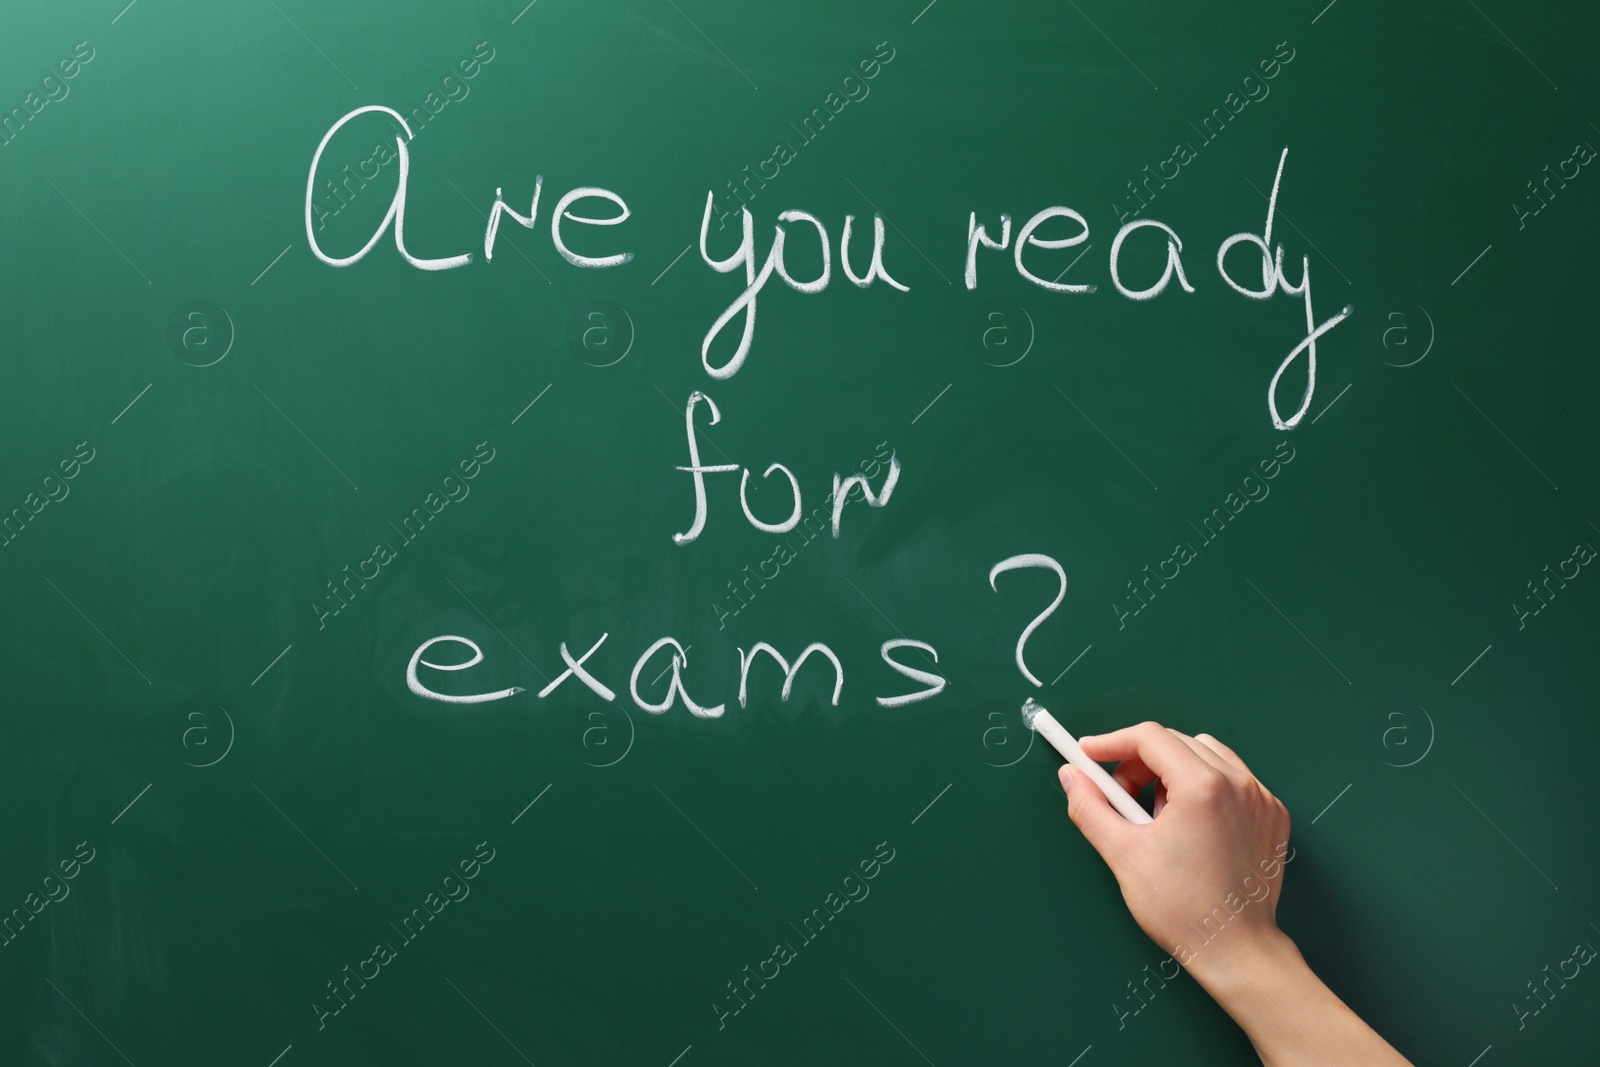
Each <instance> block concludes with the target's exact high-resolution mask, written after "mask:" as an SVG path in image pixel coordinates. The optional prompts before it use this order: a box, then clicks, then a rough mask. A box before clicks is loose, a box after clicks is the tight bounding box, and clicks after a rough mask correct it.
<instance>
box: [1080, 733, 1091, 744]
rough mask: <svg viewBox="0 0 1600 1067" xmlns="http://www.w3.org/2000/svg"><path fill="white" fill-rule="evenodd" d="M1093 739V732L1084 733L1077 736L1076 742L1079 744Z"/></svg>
mask: <svg viewBox="0 0 1600 1067" xmlns="http://www.w3.org/2000/svg"><path fill="white" fill-rule="evenodd" d="M1093 740H1094V734H1084V735H1083V736H1082V737H1080V738H1078V744H1080V745H1081V744H1083V743H1084V742H1085V741H1093Z"/></svg>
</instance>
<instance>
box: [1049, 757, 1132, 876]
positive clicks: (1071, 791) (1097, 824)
mask: <svg viewBox="0 0 1600 1067" xmlns="http://www.w3.org/2000/svg"><path fill="white" fill-rule="evenodd" d="M1060 775H1061V788H1062V790H1064V791H1065V792H1066V794H1067V816H1068V817H1069V818H1070V819H1071V820H1072V823H1073V825H1074V826H1076V827H1077V828H1078V829H1079V830H1080V831H1081V832H1082V833H1083V836H1084V838H1085V839H1087V840H1088V842H1089V844H1091V845H1093V846H1094V850H1095V851H1096V852H1098V853H1100V858H1101V859H1103V860H1105V861H1106V866H1107V867H1110V868H1111V870H1112V872H1113V873H1116V874H1120V873H1121V870H1122V867H1123V865H1124V864H1125V863H1126V862H1127V861H1126V860H1125V859H1124V857H1123V853H1122V852H1121V851H1119V850H1121V849H1124V848H1126V847H1127V844H1128V843H1126V842H1124V841H1123V840H1122V838H1123V837H1124V836H1125V835H1126V834H1128V833H1129V831H1130V829H1131V828H1130V827H1129V825H1128V823H1127V821H1126V820H1125V819H1123V817H1122V816H1121V815H1119V814H1118V813H1117V809H1115V808H1113V807H1112V806H1111V802H1110V801H1109V800H1107V799H1106V795H1105V794H1104V793H1102V792H1100V787H1099V786H1097V785H1095V784H1094V783H1093V782H1091V781H1090V780H1089V777H1088V775H1086V774H1083V773H1082V772H1081V771H1079V770H1077V769H1076V768H1074V767H1073V766H1072V765H1071V764H1070V763H1064V764H1062V765H1061V772H1060Z"/></svg>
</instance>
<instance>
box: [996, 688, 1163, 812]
mask: <svg viewBox="0 0 1600 1067" xmlns="http://www.w3.org/2000/svg"><path fill="white" fill-rule="evenodd" d="M1022 721H1023V722H1025V723H1027V724H1028V725H1029V726H1031V727H1032V728H1033V729H1035V730H1037V731H1038V732H1039V734H1040V736H1041V737H1043V738H1044V739H1045V740H1046V741H1048V742H1050V744H1051V745H1052V746H1054V747H1055V750H1056V751H1057V752H1059V753H1061V754H1062V755H1063V756H1065V757H1066V760H1067V762H1068V763H1070V764H1072V765H1073V766H1074V767H1076V768H1077V769H1078V770H1080V771H1082V772H1083V773H1084V774H1086V775H1088V777H1089V780H1090V781H1091V782H1093V783H1094V784H1095V785H1097V786H1099V787H1100V792H1101V793H1103V794H1105V798H1106V799H1107V800H1109V801H1111V806H1112V807H1113V808H1116V809H1117V811H1119V812H1121V813H1122V817H1123V818H1124V819H1127V820H1128V821H1129V822H1131V823H1148V822H1153V821H1154V820H1153V819H1152V818H1151V817H1150V813H1149V812H1147V811H1145V810H1144V809H1143V808H1141V807H1140V806H1139V802H1138V801H1137V800H1135V799H1133V797H1131V796H1129V795H1128V791H1127V790H1126V789H1124V788H1122V786H1120V785H1118V784H1117V781H1116V779H1115V778H1112V777H1111V775H1109V774H1107V773H1106V769H1105V768H1104V767H1102V766H1100V764H1098V763H1096V762H1095V761H1094V760H1092V759H1090V758H1089V757H1088V756H1086V755H1084V752H1083V749H1081V748H1079V747H1078V742H1077V741H1075V740H1073V737H1072V735H1071V734H1069V733H1067V729H1066V727H1064V726H1062V725H1061V724H1060V723H1059V722H1056V719H1055V716H1053V715H1051V714H1050V713H1049V712H1048V711H1046V710H1045V709H1044V708H1042V707H1040V706H1039V705H1038V704H1035V703H1034V702H1033V699H1032V698H1031V697H1030V698H1029V699H1028V702H1027V703H1025V704H1023V705H1022Z"/></svg>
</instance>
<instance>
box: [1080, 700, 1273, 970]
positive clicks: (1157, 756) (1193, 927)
mask: <svg viewBox="0 0 1600 1067" xmlns="http://www.w3.org/2000/svg"><path fill="white" fill-rule="evenodd" d="M1078 744H1079V746H1080V747H1081V748H1082V749H1083V751H1084V753H1085V754H1086V755H1088V756H1089V758H1090V759H1093V760H1095V761H1097V762H1102V763H1104V762H1110V761H1112V760H1120V761H1121V762H1120V764H1119V765H1118V767H1117V768H1116V770H1115V771H1113V772H1112V778H1113V779H1114V780H1115V781H1116V782H1117V783H1118V784H1119V785H1121V786H1122V787H1123V788H1125V789H1126V790H1127V791H1128V792H1129V793H1130V794H1132V795H1133V796H1138V794H1139V791H1140V790H1142V789H1143V788H1144V787H1145V786H1146V785H1148V784H1150V783H1151V782H1155V783H1156V793H1155V797H1156V800H1155V820H1154V821H1153V822H1151V823H1150V824H1149V825H1144V826H1140V825H1135V824H1133V823H1130V822H1128V821H1127V820H1126V819H1124V818H1123V817H1122V816H1121V815H1119V814H1118V813H1117V811H1116V809H1115V808H1113V807H1112V806H1111V805H1110V803H1109V802H1108V801H1107V800H1106V798H1105V796H1104V795H1103V794H1102V793H1101V792H1100V790H1099V788H1098V787H1096V786H1095V784H1094V783H1093V782H1091V781H1089V780H1088V778H1087V777H1086V776H1084V775H1083V774H1080V773H1077V772H1076V771H1074V770H1073V769H1072V767H1071V766H1070V765H1064V766H1063V767H1062V768H1061V785H1062V788H1063V789H1065V790H1066V793H1067V806H1068V813H1069V815H1070V816H1071V818H1072V821H1073V823H1074V824H1076V825H1077V827H1078V829H1080V830H1081V831H1083V835H1084V837H1086V838H1087V839H1088V841H1089V843H1090V844H1091V845H1093V846H1094V848H1095V850H1096V851H1097V852H1099V853H1100V856H1101V858H1102V859H1104V860H1105V862H1106V865H1107V866H1108V867H1110V868H1111V872H1112V873H1113V874H1114V875H1115V876H1116V879H1117V884H1118V886H1119V887H1120V888H1121V890H1122V899H1123V900H1124V901H1125V902H1126V903H1127V905H1128V910H1129V911H1130V912H1131V913H1132V914H1133V918H1134V920H1135V921H1136V922H1137V923H1138V924H1139V926H1140V928H1141V929H1143V930H1144V932H1145V933H1146V934H1148V935H1149V936H1150V938H1151V940H1153V941H1155V942H1156V944H1157V945H1159V946H1160V947H1161V948H1162V949H1163V950H1165V951H1167V952H1170V953H1171V954H1172V956H1173V958H1175V959H1176V960H1177V961H1178V962H1179V963H1181V964H1183V965H1184V967H1186V968H1188V969H1189V971H1190V973H1191V974H1192V975H1194V976H1195V978H1196V979H1197V980H1200V981H1201V982H1202V983H1204V981H1205V977H1206V976H1207V975H1208V974H1212V973H1216V972H1219V971H1224V970H1226V969H1227V968H1228V966H1229V965H1230V963H1232V962H1236V961H1239V960H1242V959H1245V958H1249V957H1251V956H1254V955H1258V954H1260V953H1261V952H1263V951H1266V950H1269V949H1271V948H1273V947H1276V946H1277V944H1278V943H1279V942H1280V941H1282V940H1283V936H1282V935H1281V934H1280V933H1279V931H1278V926H1277V920H1276V915H1277V909H1278V897H1279V894H1280V893H1281V891H1282V889H1283V865H1284V864H1285V863H1286V862H1288V859H1289V858H1292V857H1289V856H1286V853H1287V851H1288V842H1289V812H1288V809H1286V808H1285V807H1284V806H1283V804H1282V802H1281V801H1279V800H1278V798H1277V797H1275V796H1273V795H1272V793H1271V792H1269V791H1268V790H1267V787H1266V786H1264V785H1262V784H1261V782H1260V780H1258V779H1257V778H1256V776H1255V775H1254V774H1252V773H1250V768H1249V767H1247V766H1245V763H1244V761H1243V760H1241V759H1240V758H1239V757H1238V755H1237V754H1236V753H1235V752H1234V751H1233V750H1232V749H1231V748H1229V747H1228V746H1227V745H1224V744H1223V743H1222V742H1220V741H1218V740H1217V739H1216V738H1214V737H1212V736H1210V735H1209V734H1199V735H1198V736H1195V737H1190V736H1188V735H1187V734H1183V733H1179V732H1178V731H1176V730H1172V729H1169V728H1167V727H1164V726H1162V725H1160V724H1159V723H1154V722H1145V723H1140V724H1139V725H1138V726H1130V727H1128V728H1126V729H1122V730H1117V731H1115V732H1113V733H1109V734H1102V735H1099V736H1092V737H1082V738H1079V739H1078Z"/></svg>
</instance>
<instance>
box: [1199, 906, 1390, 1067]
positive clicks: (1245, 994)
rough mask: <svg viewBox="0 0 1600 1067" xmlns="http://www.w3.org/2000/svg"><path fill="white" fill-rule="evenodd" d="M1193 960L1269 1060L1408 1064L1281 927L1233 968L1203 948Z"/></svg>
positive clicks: (1288, 1065)
mask: <svg viewBox="0 0 1600 1067" xmlns="http://www.w3.org/2000/svg"><path fill="white" fill-rule="evenodd" d="M1194 962H1195V964H1196V966H1195V967H1191V969H1190V973H1191V974H1192V975H1193V976H1194V978H1195V980H1196V981H1198V982H1199V983H1200V984H1201V986H1203V987H1204V988H1205V990H1206V992H1208V993H1210V994H1211V996H1212V999H1214V1000H1215V1001H1216V1002H1217V1004H1218V1005H1219V1006H1220V1007H1221V1008H1222V1010H1223V1011H1225V1012H1227V1013H1228V1015H1229V1016H1231V1017H1232V1018H1233V1021H1234V1022H1236V1023H1238V1024H1239V1027H1240V1028H1241V1029H1242V1030H1244V1032H1245V1034H1246V1035H1247V1036H1248V1037H1249V1038H1250V1041H1251V1043H1252V1044H1254V1045H1255V1047H1256V1052H1257V1053H1258V1054H1259V1055H1260V1056H1261V1062H1262V1063H1263V1064H1265V1065H1266V1067H1301V1065H1307V1067H1312V1065H1315V1067H1345V1065H1346V1064H1350V1065H1355V1064H1361V1065H1363V1067H1367V1065H1376V1067H1409V1061H1408V1060H1407V1059H1406V1058H1405V1057H1404V1056H1401V1055H1400V1054H1399V1053H1398V1052H1396V1051H1395V1050H1394V1049H1393V1048H1392V1047H1390V1045H1389V1043H1388V1042H1386V1041H1384V1039H1383V1038H1381V1037H1379V1036H1378V1035H1377V1034H1376V1033H1375V1032H1374V1031H1373V1030H1372V1028H1371V1027H1369V1026H1367V1024H1366V1023H1364V1022H1362V1021H1361V1019H1360V1018H1359V1017H1358V1016H1357V1015H1356V1014H1355V1013H1354V1012H1353V1011H1351V1010H1350V1009H1349V1008H1348V1007H1346V1006H1345V1003H1344V1002H1343V1001H1342V1000H1340V999H1339V998H1338V997H1337V996H1335V995H1334V993H1333V991H1332V990H1330V989H1329V988H1328V987H1327V986H1326V985H1324V984H1323V982H1322V980H1321V979H1319V978H1318V977H1317V976H1316V974H1315V973H1313V972H1312V970H1311V968H1310V966H1308V965H1307V964H1306V961H1305V959H1304V957H1302V956H1301V955H1300V950H1299V949H1297V948H1296V947H1295V945H1294V942H1292V941H1290V940H1289V938H1288V936H1287V935H1285V934H1283V933H1281V932H1275V933H1274V934H1273V935H1272V936H1271V938H1269V939H1267V940H1265V941H1263V943H1262V944H1261V945H1260V946H1259V947H1257V948H1255V949H1253V950H1252V951H1250V952H1249V953H1247V954H1242V956H1241V957H1240V958H1237V959H1235V960H1233V961H1230V963H1229V965H1228V966H1227V967H1226V968H1215V969H1208V968H1206V966H1205V963H1206V961H1205V960H1204V959H1203V954H1202V958H1200V959H1196V960H1195V961H1194Z"/></svg>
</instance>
